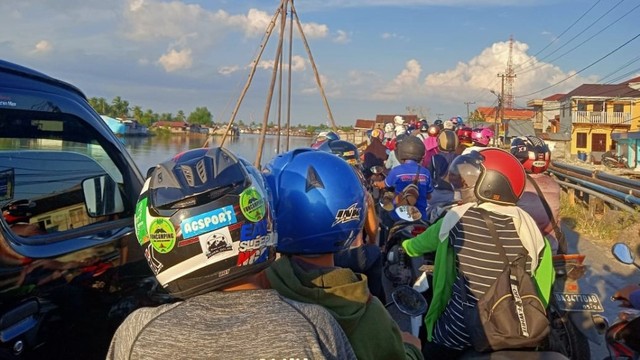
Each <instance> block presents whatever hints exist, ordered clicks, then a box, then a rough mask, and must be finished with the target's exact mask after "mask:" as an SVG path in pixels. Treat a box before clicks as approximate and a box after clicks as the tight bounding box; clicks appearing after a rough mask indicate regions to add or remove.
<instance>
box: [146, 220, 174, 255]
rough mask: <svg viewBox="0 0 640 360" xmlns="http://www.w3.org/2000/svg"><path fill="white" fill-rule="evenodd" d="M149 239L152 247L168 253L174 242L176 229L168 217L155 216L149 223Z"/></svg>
mask: <svg viewBox="0 0 640 360" xmlns="http://www.w3.org/2000/svg"><path fill="white" fill-rule="evenodd" d="M149 240H150V241H151V245H152V246H153V248H154V249H155V250H156V251H157V252H159V253H162V254H165V253H168V252H169V251H171V250H172V249H173V246H174V245H175V244H176V230H175V229H174V228H173V224H172V223H171V221H169V220H168V219H164V218H157V219H154V220H153V221H152V222H151V225H149Z"/></svg>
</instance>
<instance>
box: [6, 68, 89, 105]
mask: <svg viewBox="0 0 640 360" xmlns="http://www.w3.org/2000/svg"><path fill="white" fill-rule="evenodd" d="M0 79H2V87H10V88H18V89H30V90H33V87H34V86H35V85H36V84H34V83H33V82H38V83H39V84H37V87H38V90H42V91H49V92H59V91H60V89H64V90H67V91H68V92H71V93H74V94H75V95H77V96H80V97H82V98H83V99H85V100H86V99H87V97H86V96H85V94H84V93H83V92H82V91H81V90H80V89H78V88H77V87H75V86H73V85H71V84H69V83H67V82H64V81H62V80H58V79H55V78H53V77H51V76H49V75H45V74H43V73H41V72H39V71H36V70H33V69H30V68H27V67H24V66H22V65H18V64H14V63H11V62H9V61H5V60H1V59H0ZM25 80H32V81H33V82H31V81H25ZM46 85H50V86H51V88H47V87H46Z"/></svg>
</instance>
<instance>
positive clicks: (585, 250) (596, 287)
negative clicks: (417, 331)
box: [385, 226, 640, 360]
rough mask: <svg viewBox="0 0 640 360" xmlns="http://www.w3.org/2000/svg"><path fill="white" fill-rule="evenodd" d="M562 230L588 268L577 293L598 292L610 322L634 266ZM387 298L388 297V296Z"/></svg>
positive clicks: (597, 352) (595, 354)
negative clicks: (618, 293) (615, 299)
mask: <svg viewBox="0 0 640 360" xmlns="http://www.w3.org/2000/svg"><path fill="white" fill-rule="evenodd" d="M563 231H564V233H565V236H566V238H567V241H568V247H569V253H581V254H584V255H586V258H585V264H586V265H587V266H586V267H587V270H586V273H585V275H584V276H583V277H582V278H581V279H580V280H579V281H578V282H579V285H580V292H581V293H595V294H598V296H599V297H600V301H601V302H602V305H603V307H604V309H605V311H604V313H602V314H601V315H603V316H605V317H606V318H607V319H608V320H609V322H610V323H612V322H613V321H614V320H615V319H616V317H617V314H618V310H619V308H618V305H617V302H613V301H611V300H610V297H611V295H613V294H614V293H615V292H616V290H618V289H620V288H622V287H624V286H626V285H627V284H631V283H640V271H638V270H637V269H636V268H635V267H634V266H633V265H625V264H622V263H620V262H618V261H617V260H616V259H615V258H614V257H613V255H612V253H611V249H610V248H605V247H603V246H601V245H598V244H596V243H594V242H592V241H590V240H589V239H588V238H586V237H584V236H582V235H580V234H578V233H576V232H574V231H572V230H571V229H569V228H568V227H566V226H563ZM630 241H635V242H637V241H638V240H637V239H630ZM629 245H631V244H629ZM389 287H390V284H389V283H388V282H385V288H386V289H387V294H389V293H390V291H389V290H390V289H389ZM388 297H389V296H388ZM388 300H389V301H390V300H391V299H390V297H389V299H388ZM388 309H389V312H390V313H391V315H392V316H393V317H394V319H396V320H397V321H398V322H399V325H400V327H401V328H402V329H403V330H409V329H410V326H409V321H408V317H406V316H405V315H401V314H400V313H399V311H397V309H396V308H395V306H393V305H392V306H389V307H388ZM601 339H603V340H604V337H601ZM589 345H590V348H591V358H592V359H594V360H600V359H604V358H605V357H607V356H608V355H609V353H608V351H607V348H606V345H605V344H604V341H602V343H601V344H596V343H593V342H589Z"/></svg>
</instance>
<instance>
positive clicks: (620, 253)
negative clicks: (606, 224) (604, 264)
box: [611, 243, 634, 265]
mask: <svg viewBox="0 0 640 360" xmlns="http://www.w3.org/2000/svg"><path fill="white" fill-rule="evenodd" d="M611 252H612V253H613V256H615V258H616V259H618V261H620V262H621V263H624V264H627V265H631V264H633V258H634V256H633V253H632V252H631V248H630V247H629V245H627V244H624V243H616V244H615V245H613V247H612V248H611Z"/></svg>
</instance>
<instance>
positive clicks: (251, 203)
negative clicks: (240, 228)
mask: <svg viewBox="0 0 640 360" xmlns="http://www.w3.org/2000/svg"><path fill="white" fill-rule="evenodd" d="M240 210H241V211H242V213H243V214H244V217H245V218H247V220H249V221H251V222H258V221H260V220H262V218H263V217H264V214H265V213H266V211H267V210H266V208H265V204H264V199H263V198H262V194H260V193H259V192H258V190H256V189H255V188H248V189H246V190H245V191H243V192H242V194H240Z"/></svg>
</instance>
